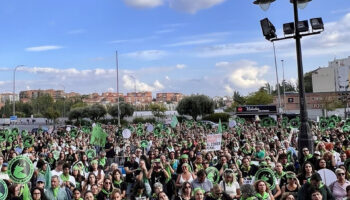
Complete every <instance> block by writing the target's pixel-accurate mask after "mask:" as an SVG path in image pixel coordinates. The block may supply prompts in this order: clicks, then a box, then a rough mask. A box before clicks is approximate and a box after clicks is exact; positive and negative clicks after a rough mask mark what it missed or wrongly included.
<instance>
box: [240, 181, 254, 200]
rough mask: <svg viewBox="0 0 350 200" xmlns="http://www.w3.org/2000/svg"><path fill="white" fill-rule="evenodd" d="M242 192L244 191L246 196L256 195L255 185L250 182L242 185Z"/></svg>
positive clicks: (243, 193)
mask: <svg viewBox="0 0 350 200" xmlns="http://www.w3.org/2000/svg"><path fill="white" fill-rule="evenodd" d="M241 193H242V196H244V197H246V198H247V197H252V196H255V190H254V186H253V185H250V184H244V185H242V186H241Z"/></svg>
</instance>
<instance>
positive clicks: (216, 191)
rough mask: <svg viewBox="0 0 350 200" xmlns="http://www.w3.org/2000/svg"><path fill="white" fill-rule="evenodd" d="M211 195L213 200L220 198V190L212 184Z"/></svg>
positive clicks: (217, 185)
mask: <svg viewBox="0 0 350 200" xmlns="http://www.w3.org/2000/svg"><path fill="white" fill-rule="evenodd" d="M211 194H212V196H213V197H214V198H215V199H220V198H221V197H222V189H221V187H220V185H219V184H214V185H213V188H212V189H211Z"/></svg>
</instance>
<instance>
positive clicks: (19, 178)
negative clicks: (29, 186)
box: [7, 156, 34, 184]
mask: <svg viewBox="0 0 350 200" xmlns="http://www.w3.org/2000/svg"><path fill="white" fill-rule="evenodd" d="M7 173H8V175H9V177H10V179H11V180H12V182H14V183H18V184H24V183H27V182H28V181H30V179H31V178H32V176H33V173H34V166H33V163H32V161H31V160H30V159H29V158H28V157H25V156H17V157H15V158H13V159H12V160H10V162H9V164H8V170H7Z"/></svg>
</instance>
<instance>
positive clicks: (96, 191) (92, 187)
mask: <svg viewBox="0 0 350 200" xmlns="http://www.w3.org/2000/svg"><path fill="white" fill-rule="evenodd" d="M91 192H92V193H93V195H97V194H98V192H99V190H98V185H97V184H93V185H92V186H91Z"/></svg>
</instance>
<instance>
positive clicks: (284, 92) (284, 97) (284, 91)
mask: <svg viewBox="0 0 350 200" xmlns="http://www.w3.org/2000/svg"><path fill="white" fill-rule="evenodd" d="M281 62H282V71H283V82H282V83H283V110H284V111H285V110H286V82H285V81H286V80H285V79H284V60H281Z"/></svg>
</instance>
